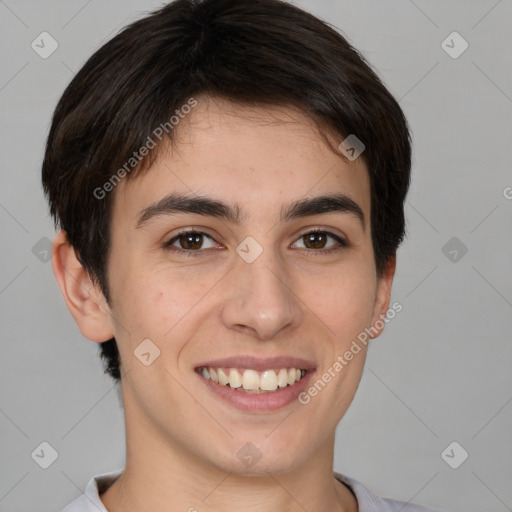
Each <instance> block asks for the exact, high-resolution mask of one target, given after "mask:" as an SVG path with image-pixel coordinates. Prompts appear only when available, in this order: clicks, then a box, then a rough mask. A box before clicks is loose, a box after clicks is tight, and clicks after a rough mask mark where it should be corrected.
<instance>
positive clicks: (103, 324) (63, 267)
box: [52, 231, 114, 342]
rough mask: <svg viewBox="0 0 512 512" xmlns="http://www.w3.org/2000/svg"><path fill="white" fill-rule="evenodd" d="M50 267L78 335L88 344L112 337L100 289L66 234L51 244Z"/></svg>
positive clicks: (108, 311)
mask: <svg viewBox="0 0 512 512" xmlns="http://www.w3.org/2000/svg"><path fill="white" fill-rule="evenodd" d="M52 267H53V273H54V274H55V277H56V279H57V282H58V284H59V287H60V291H61V292H62V295H63V296H64V300H65V301H66V305H67V306H68V309H69V311H70V312H71V314H72V315H73V318H74V319H75V322H76V323H77V325H78V328H79V329H80V332H81V333H82V334H83V335H84V336H85V337H86V338H88V339H90V340H91V341H96V342H101V341H107V340H109V339H110V338H113V337H114V332H113V329H112V321H111V312H110V307H109V306H108V304H107V301H106V299H105V297H104V295H103V293H102V292H101V289H100V287H99V286H98V285H97V284H94V283H93V282H92V280H91V278H90V277H89V274H88V273H87V271H86V270H85V269H84V267H83V266H82V264H81V263H80V261H79V260H78V258H77V257H76V253H75V250H74V248H73V247H72V246H71V245H70V244H69V242H68V239H67V234H66V232H65V231H60V232H59V233H58V234H57V235H56V237H55V239H54V240H53V247H52Z"/></svg>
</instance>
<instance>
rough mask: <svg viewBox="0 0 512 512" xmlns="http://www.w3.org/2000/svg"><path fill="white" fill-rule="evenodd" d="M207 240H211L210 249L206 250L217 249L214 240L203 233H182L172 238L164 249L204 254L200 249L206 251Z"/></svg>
mask: <svg viewBox="0 0 512 512" xmlns="http://www.w3.org/2000/svg"><path fill="white" fill-rule="evenodd" d="M205 239H209V240H211V242H210V243H211V245H210V247H206V249H210V248H212V247H215V242H214V240H213V238H212V237H211V236H209V235H207V234H206V233H203V232H202V231H182V232H181V233H178V234H177V235H176V236H174V237H173V238H171V239H170V240H169V241H168V242H167V243H166V244H165V245H164V247H165V248H166V249H168V250H170V251H177V252H183V253H186V252H188V253H192V252H202V251H200V249H205V247H203V245H204V244H205Z"/></svg>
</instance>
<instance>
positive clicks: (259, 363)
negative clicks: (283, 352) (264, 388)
mask: <svg viewBox="0 0 512 512" xmlns="http://www.w3.org/2000/svg"><path fill="white" fill-rule="evenodd" d="M203 366H206V367H213V368H250V369H253V370H257V371H262V370H270V369H273V368H299V369H301V370H314V369H315V364H314V363H313V362H312V361H308V360H307V359H301V358H299V357H292V356H279V357H267V358H264V359H262V358H259V357H254V356H249V355H246V356H233V357H225V358H222V359H215V360H211V361H205V362H203V363H200V364H198V365H196V369H197V368H201V367H203Z"/></svg>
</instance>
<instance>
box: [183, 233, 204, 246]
mask: <svg viewBox="0 0 512 512" xmlns="http://www.w3.org/2000/svg"><path fill="white" fill-rule="evenodd" d="M178 241H179V243H180V245H181V248H182V249H200V248H201V245H202V244H203V235H202V234H201V233H185V234H182V235H179V236H178Z"/></svg>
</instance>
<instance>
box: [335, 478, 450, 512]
mask: <svg viewBox="0 0 512 512" xmlns="http://www.w3.org/2000/svg"><path fill="white" fill-rule="evenodd" d="M334 477H335V478H336V479H337V480H339V481H340V482H343V483H344V484H345V485H346V486H347V487H349V488H350V489H351V490H352V492H353V493H354V495H355V497H356V499H357V503H358V506H359V512H399V511H401V510H403V509H404V507H405V506H406V505H407V509H406V510H407V512H440V511H438V510H434V509H431V508H426V507H422V506H420V505H414V504H413V503H409V502H406V501H398V500H393V499H390V498H381V497H379V496H377V495H376V494H374V493H373V492H371V491H370V490H369V489H368V488H367V487H365V486H364V485H363V484H362V483H361V482H359V481H357V480H355V479H353V478H350V477H348V476H346V475H343V474H341V473H337V472H334Z"/></svg>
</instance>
